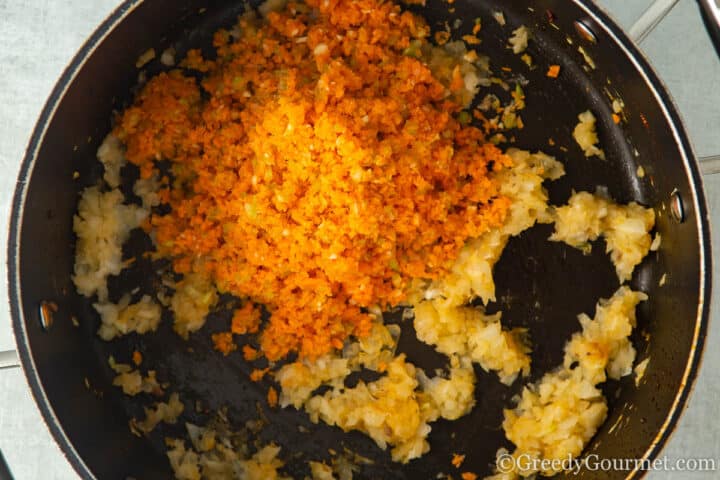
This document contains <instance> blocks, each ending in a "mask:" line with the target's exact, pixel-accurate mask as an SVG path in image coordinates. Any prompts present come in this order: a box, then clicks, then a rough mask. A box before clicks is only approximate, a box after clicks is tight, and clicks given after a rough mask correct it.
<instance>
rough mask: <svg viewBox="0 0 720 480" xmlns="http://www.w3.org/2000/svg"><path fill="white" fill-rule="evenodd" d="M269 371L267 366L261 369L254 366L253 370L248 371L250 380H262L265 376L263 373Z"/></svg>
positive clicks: (265, 373)
mask: <svg viewBox="0 0 720 480" xmlns="http://www.w3.org/2000/svg"><path fill="white" fill-rule="evenodd" d="M269 371H270V369H269V368H263V369H259V368H256V369H255V370H253V371H252V372H250V380H252V381H253V382H259V381H260V380H262V379H263V378H264V377H265V375H267V373H268V372H269Z"/></svg>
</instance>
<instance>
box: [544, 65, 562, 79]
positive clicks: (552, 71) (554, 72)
mask: <svg viewBox="0 0 720 480" xmlns="http://www.w3.org/2000/svg"><path fill="white" fill-rule="evenodd" d="M558 75H560V65H550V68H548V71H547V76H548V77H550V78H557V77H558Z"/></svg>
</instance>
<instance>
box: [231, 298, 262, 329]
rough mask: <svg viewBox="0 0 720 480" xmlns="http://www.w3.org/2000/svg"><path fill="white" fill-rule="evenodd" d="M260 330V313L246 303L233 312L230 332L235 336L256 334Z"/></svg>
mask: <svg viewBox="0 0 720 480" xmlns="http://www.w3.org/2000/svg"><path fill="white" fill-rule="evenodd" d="M259 328H260V311H259V310H258V309H257V308H255V306H254V305H253V304H252V303H250V302H248V303H246V304H245V305H244V306H243V307H242V308H238V309H237V310H235V314H234V315H233V318H232V327H231V328H230V330H231V331H232V333H234V334H236V335H244V334H246V333H256V332H257V331H258V330H259Z"/></svg>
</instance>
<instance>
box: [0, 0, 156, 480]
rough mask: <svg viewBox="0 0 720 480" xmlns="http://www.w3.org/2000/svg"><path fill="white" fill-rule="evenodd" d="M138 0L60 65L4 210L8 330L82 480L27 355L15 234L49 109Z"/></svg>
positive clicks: (129, 1)
mask: <svg viewBox="0 0 720 480" xmlns="http://www.w3.org/2000/svg"><path fill="white" fill-rule="evenodd" d="M143 2H144V0H125V1H123V3H122V4H120V6H118V7H117V8H115V9H114V10H113V11H112V12H111V13H110V14H109V15H108V16H107V17H106V18H105V20H103V22H102V23H101V24H100V25H99V26H98V27H97V28H96V29H95V30H94V31H93V33H92V34H91V35H90V37H89V38H88V39H87V40H86V41H85V42H84V43H83V45H82V46H81V47H80V49H79V50H78V52H77V53H76V54H75V55H74V56H73V58H72V60H71V61H70V63H69V64H68V65H67V67H65V69H64V70H63V73H62V75H61V76H60V78H59V79H58V81H57V82H56V83H55V86H54V87H53V89H52V91H51V93H50V96H49V97H48V99H47V101H46V102H45V105H44V106H43V109H42V111H41V113H40V116H39V118H38V120H37V122H36V124H35V127H34V128H33V132H32V135H31V136H30V140H29V142H28V145H27V147H26V149H25V155H24V156H23V159H22V163H21V164H20V172H19V174H18V179H17V182H16V187H15V192H14V194H13V200H12V209H11V211H10V229H9V233H8V247H7V268H8V296H9V300H10V302H9V304H10V317H11V322H12V330H13V334H14V339H15V347H16V349H17V352H18V357H19V359H20V364H21V366H22V370H23V373H24V375H25V380H26V381H27V382H28V385H29V386H30V391H31V393H32V396H33V399H34V400H35V404H36V405H37V407H38V409H39V410H40V413H41V415H42V418H43V421H44V422H45V426H46V427H47V428H48V430H49V431H50V434H51V435H52V436H53V439H54V440H55V442H56V443H57V444H58V446H59V447H60V451H61V452H62V453H63V455H64V456H65V458H66V459H67V461H68V462H69V463H70V465H71V466H72V467H73V469H74V470H75V472H76V473H77V474H78V475H79V476H80V477H81V478H82V479H83V480H93V479H96V478H97V477H96V476H95V475H94V473H93V472H92V470H91V469H90V467H88V465H87V464H86V463H85V460H84V459H83V458H82V456H81V455H80V454H79V453H78V452H77V450H76V449H75V446H74V445H73V443H72V442H71V441H70V439H69V438H68V436H67V435H66V433H65V431H64V430H63V428H62V427H61V424H60V421H59V419H58V418H57V415H56V414H55V411H54V408H53V406H52V404H51V402H50V401H49V399H48V398H47V395H46V394H45V389H44V387H43V385H42V383H41V380H40V375H39V374H38V371H37V367H36V365H35V360H34V358H33V355H32V352H31V349H30V345H29V339H28V336H27V330H26V328H25V323H26V322H25V317H24V314H23V311H22V287H21V282H20V236H21V234H22V216H23V212H24V208H25V197H26V194H27V187H28V185H29V183H30V182H29V181H30V178H31V177H32V172H33V170H34V167H35V161H36V160H37V155H38V152H39V151H40V147H41V146H42V144H43V141H44V138H45V134H46V132H47V129H48V127H49V126H50V123H51V122H52V119H53V117H54V115H55V112H56V110H57V108H58V106H59V105H60V103H61V102H62V100H63V98H64V96H65V93H66V92H67V90H68V89H69V88H70V86H71V85H72V83H73V81H74V80H75V77H76V76H77V75H78V73H79V72H80V70H81V69H82V67H83V66H84V65H85V62H87V60H88V59H89V58H90V57H91V56H92V54H93V53H94V52H95V50H96V49H97V48H98V46H99V45H100V44H101V43H102V42H103V40H105V38H106V37H107V36H108V35H110V33H112V31H113V30H114V29H115V27H116V26H117V25H119V24H120V23H121V22H122V21H123V20H124V19H125V18H126V17H127V16H129V15H130V14H131V13H132V12H133V11H134V10H135V9H136V8H137V7H138V6H139V5H140V4H142V3H143Z"/></svg>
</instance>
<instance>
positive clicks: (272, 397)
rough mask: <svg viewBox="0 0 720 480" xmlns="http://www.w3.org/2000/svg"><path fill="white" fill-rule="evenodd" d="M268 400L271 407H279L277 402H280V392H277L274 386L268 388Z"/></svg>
mask: <svg viewBox="0 0 720 480" xmlns="http://www.w3.org/2000/svg"><path fill="white" fill-rule="evenodd" d="M267 401H268V405H270V407H272V408H275V407H277V404H278V393H277V390H275V388H274V387H270V389H269V390H268V393H267Z"/></svg>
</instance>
